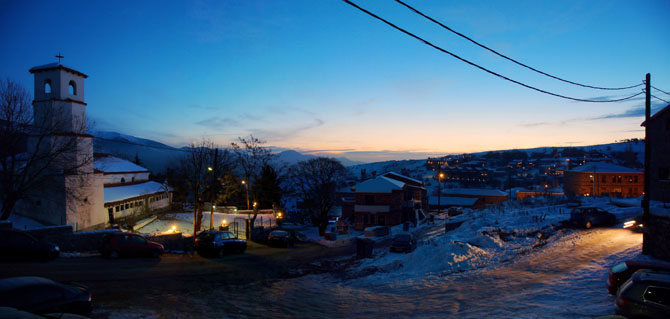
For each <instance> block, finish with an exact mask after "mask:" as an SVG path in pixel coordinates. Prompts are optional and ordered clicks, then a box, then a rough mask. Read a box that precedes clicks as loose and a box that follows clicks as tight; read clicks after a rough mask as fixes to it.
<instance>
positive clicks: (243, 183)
mask: <svg viewBox="0 0 670 319" xmlns="http://www.w3.org/2000/svg"><path fill="white" fill-rule="evenodd" d="M242 185H244V188H246V190H247V210H249V185H248V184H247V181H245V180H242Z"/></svg>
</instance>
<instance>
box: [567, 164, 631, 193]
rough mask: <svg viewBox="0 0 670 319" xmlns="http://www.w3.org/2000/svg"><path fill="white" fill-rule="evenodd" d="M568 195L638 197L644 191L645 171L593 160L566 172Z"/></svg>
mask: <svg viewBox="0 0 670 319" xmlns="http://www.w3.org/2000/svg"><path fill="white" fill-rule="evenodd" d="M563 190H564V192H565V194H566V195H568V196H613V197H637V196H640V195H642V194H643V193H644V173H643V172H641V171H638V170H636V169H633V168H628V167H623V166H619V165H615V164H611V163H605V162H592V163H587V164H585V165H581V166H577V167H573V168H572V169H571V170H568V171H566V172H565V178H564V180H563Z"/></svg>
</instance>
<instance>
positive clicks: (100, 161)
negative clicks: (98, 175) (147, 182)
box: [93, 156, 149, 173]
mask: <svg viewBox="0 0 670 319" xmlns="http://www.w3.org/2000/svg"><path fill="white" fill-rule="evenodd" d="M93 168H95V169H97V170H99V171H102V172H104V173H128V172H149V170H148V169H146V168H144V167H142V166H139V165H137V164H135V163H133V162H131V161H127V160H124V159H121V158H118V157H114V156H100V157H95V160H94V161H93Z"/></svg>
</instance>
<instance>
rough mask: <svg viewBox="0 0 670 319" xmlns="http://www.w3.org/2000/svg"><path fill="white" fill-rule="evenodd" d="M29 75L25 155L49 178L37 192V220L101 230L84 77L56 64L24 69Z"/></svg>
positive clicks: (99, 187)
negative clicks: (30, 119)
mask: <svg viewBox="0 0 670 319" xmlns="http://www.w3.org/2000/svg"><path fill="white" fill-rule="evenodd" d="M30 73H32V74H33V75H34V79H35V87H34V100H33V120H34V123H33V128H34V130H35V134H34V135H35V136H37V137H31V138H30V139H29V142H28V143H29V146H28V147H29V149H30V150H31V151H32V152H35V153H36V154H42V155H44V156H40V157H38V158H44V159H47V161H48V162H47V163H44V164H43V165H42V166H43V167H46V168H47V171H48V172H47V174H49V175H51V176H53V177H52V178H51V180H50V185H49V187H50V189H49V190H46V189H44V190H43V197H42V198H43V200H42V202H43V204H42V206H41V207H40V208H37V209H36V210H35V211H34V212H35V214H37V215H38V217H40V218H39V220H42V221H45V222H48V223H51V224H56V225H59V224H60V225H64V224H68V225H72V227H73V229H74V230H82V229H88V228H90V227H92V226H95V225H99V224H101V223H103V224H104V219H102V220H101V218H98V217H99V215H101V214H99V213H98V212H97V211H98V210H102V209H103V202H104V194H103V187H102V183H101V181H99V180H98V178H96V177H95V172H94V170H93V136H91V135H89V134H88V133H87V131H86V102H85V100H84V80H85V79H86V78H87V77H88V76H87V75H86V74H84V73H81V72H79V71H77V70H74V69H72V68H69V67H66V66H64V65H62V64H60V62H59V63H50V64H45V65H41V66H36V67H34V68H31V69H30Z"/></svg>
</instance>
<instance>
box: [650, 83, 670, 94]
mask: <svg viewBox="0 0 670 319" xmlns="http://www.w3.org/2000/svg"><path fill="white" fill-rule="evenodd" d="M650 86H651V87H652V88H654V89H655V90H656V91H661V92H663V93H665V94H667V95H670V93H668V92H665V91H663V90H661V89H659V88H657V87H655V86H653V85H650Z"/></svg>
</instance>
